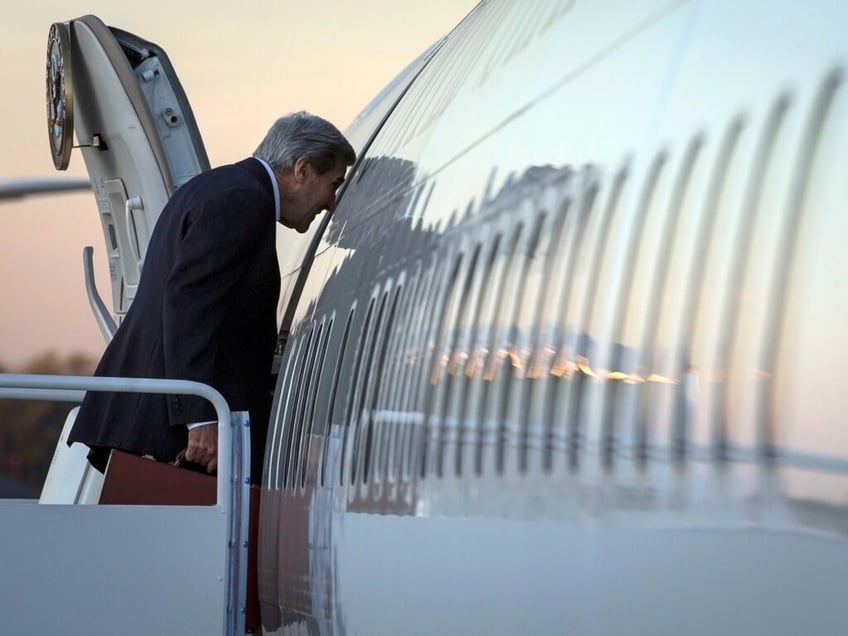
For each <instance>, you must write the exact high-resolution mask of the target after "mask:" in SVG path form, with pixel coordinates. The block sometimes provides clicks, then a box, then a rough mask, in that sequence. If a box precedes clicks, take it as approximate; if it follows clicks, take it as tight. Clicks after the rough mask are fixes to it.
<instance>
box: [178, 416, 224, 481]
mask: <svg viewBox="0 0 848 636" xmlns="http://www.w3.org/2000/svg"><path fill="white" fill-rule="evenodd" d="M185 458H186V459H187V460H188V461H190V462H194V463H195V464H200V465H201V466H205V467H206V472H207V473H211V472H213V471H214V470H215V469H216V468H218V425H217V424H207V425H206V426H197V427H195V428H193V429H191V430H190V431H189V432H188V448H187V449H186V451H185Z"/></svg>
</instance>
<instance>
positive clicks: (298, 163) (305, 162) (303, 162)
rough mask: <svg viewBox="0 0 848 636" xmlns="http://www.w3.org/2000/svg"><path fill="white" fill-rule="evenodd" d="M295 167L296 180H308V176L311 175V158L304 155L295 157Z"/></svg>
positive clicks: (300, 181) (299, 181)
mask: <svg viewBox="0 0 848 636" xmlns="http://www.w3.org/2000/svg"><path fill="white" fill-rule="evenodd" d="M293 168H294V169H293V170H292V173H293V174H294V178H295V180H296V181H297V182H298V183H302V182H304V181H306V177H307V176H309V170H310V169H311V168H312V166H311V165H310V163H309V158H308V157H306V155H304V156H302V157H298V158H297V159H295V162H294V166H293Z"/></svg>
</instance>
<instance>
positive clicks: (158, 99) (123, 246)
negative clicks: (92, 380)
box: [47, 15, 209, 340]
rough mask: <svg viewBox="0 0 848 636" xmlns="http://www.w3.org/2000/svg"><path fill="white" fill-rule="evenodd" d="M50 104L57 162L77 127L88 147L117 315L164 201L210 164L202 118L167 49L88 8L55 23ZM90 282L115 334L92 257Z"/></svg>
mask: <svg viewBox="0 0 848 636" xmlns="http://www.w3.org/2000/svg"><path fill="white" fill-rule="evenodd" d="M47 107H48V132H49V134H50V142H51V150H52V152H53V160H54V163H55V165H56V168H57V169H59V170H63V169H65V168H66V167H67V165H68V161H69V159H70V151H71V147H72V144H73V135H74V132H75V133H76V145H75V146H73V147H75V148H79V149H80V150H81V152H82V156H83V159H84V160H85V165H86V168H87V169H88V174H89V178H90V179H91V185H92V189H93V191H94V195H95V197H96V200H97V209H98V213H99V216H100V222H101V225H102V227H103V236H104V240H105V245H106V252H107V254H108V258H109V273H110V278H111V285H112V307H113V312H114V315H115V317H116V318H117V319H118V320H120V318H121V317H122V316H123V315H124V314H126V312H127V310H128V309H129V307H130V304H131V303H132V301H133V298H134V297H135V292H136V289H137V287H138V281H139V277H140V275H141V270H142V268H143V266H144V255H145V253H146V251H147V245H148V242H149V240H150V234H151V232H152V231H153V227H154V225H155V224H156V220H157V219H158V218H159V214H160V212H161V211H162V208H163V207H164V205H165V203H166V202H167V201H168V199H169V198H170V196H171V195H172V194H173V193H174V191H175V190H176V189H177V188H178V187H179V186H181V185H182V184H183V183H185V182H186V181H188V180H189V179H191V178H192V177H193V176H195V175H197V174H199V173H200V172H202V171H204V170H207V169H208V168H209V159H208V158H207V156H206V150H205V149H204V147H203V142H202V140H201V137H200V132H199V130H198V128H197V123H196V122H195V119H194V115H193V114H192V111H191V107H190V106H189V103H188V99H187V98H186V95H185V92H184V91H183V89H182V86H181V85H180V82H179V80H178V79H177V76H176V73H175V72H174V68H173V66H172V65H171V63H170V61H169V60H168V56H167V55H166V54H165V52H164V51H163V50H162V49H161V48H160V47H158V46H157V45H155V44H153V43H151V42H148V41H146V40H143V39H141V38H139V37H137V36H135V35H133V34H131V33H127V32H125V31H121V30H119V29H114V28H111V27H107V26H106V25H105V24H104V23H103V22H102V21H101V20H100V19H99V18H97V17H95V16H91V15H89V16H84V17H81V18H77V19H75V20H71V21H69V22H57V23H55V24H54V25H53V26H52V27H51V29H50V35H49V39H48V47H47ZM88 254H89V255H90V251H88ZM89 258H90V256H89ZM86 284H87V288H88V290H89V301H90V302H91V305H92V309H93V311H94V313H95V317H96V318H97V321H98V324H99V325H100V327H101V330H102V331H103V333H104V336H105V337H106V339H107V340H109V339H111V335H112V334H113V333H114V329H115V323H114V321H113V320H112V316H111V315H110V312H109V311H108V310H107V309H106V308H105V305H104V303H103V302H102V301H101V300H100V298H99V296H98V295H97V292H96V289H95V288H94V284H93V277H92V268H91V267H90V263H89V264H87V267H86Z"/></svg>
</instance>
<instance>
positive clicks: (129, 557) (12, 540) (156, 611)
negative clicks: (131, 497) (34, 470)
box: [0, 374, 250, 636]
mask: <svg viewBox="0 0 848 636" xmlns="http://www.w3.org/2000/svg"><path fill="white" fill-rule="evenodd" d="M86 391H116V392H148V393H176V394H182V395H196V396H200V397H203V398H205V399H207V400H209V402H211V403H212V404H213V406H214V407H215V410H216V413H217V417H218V423H219V431H220V433H219V440H218V478H217V503H216V504H215V505H214V506H164V505H163V506H148V505H145V506H138V505H108V506H107V505H103V506H99V505H79V504H96V503H97V500H98V498H99V495H100V488H101V486H102V482H103V477H102V475H100V473H98V472H97V471H96V470H93V469H91V468H90V467H89V465H88V462H87V460H86V455H87V448H86V447H84V446H82V445H80V444H74V445H73V446H71V447H68V446H67V444H66V440H67V437H68V434H69V432H70V428H71V426H72V424H73V421H74V418H75V417H76V412H77V411H78V408H79V407H76V408H74V409H73V410H72V411H71V413H70V414H69V415H68V418H67V420H66V422H65V426H64V429H63V431H62V434H61V437H60V440H59V443H58V444H57V447H56V452H55V454H54V457H53V461H52V463H51V466H50V471H49V473H48V476H47V479H46V481H45V484H44V488H43V490H42V495H41V499H40V500H38V501H36V500H14V499H9V500H2V499H0V543H2V545H3V550H2V551H0V599H2V600H0V606H2V608H3V611H2V623H1V624H2V629H0V631H2V633H7V634H24V633H28V632H30V631H33V630H37V631H39V632H43V633H49V634H85V635H86V636H90V635H96V634H167V633H176V634H243V633H244V632H245V628H244V624H245V608H246V581H247V549H248V541H247V537H248V503H249V478H248V475H249V474H250V453H249V421H248V418H247V413H230V410H229V408H228V406H227V404H226V402H225V401H224V398H223V397H222V396H221V395H220V393H218V392H217V391H215V390H214V389H212V388H211V387H209V386H206V385H203V384H199V383H196V382H188V381H181V380H152V379H137V378H133V379H130V378H91V377H75V376H46V375H45V376H36V375H14V374H0V398H5V399H28V400H52V401H71V402H80V401H81V400H82V397H83V395H84V394H85V392H86ZM228 422H229V423H230V425H229V426H227V424H226V423H228ZM2 425H3V423H2V422H0V426H2ZM227 430H229V431H230V434H229V435H228V434H225V432H226V431H227Z"/></svg>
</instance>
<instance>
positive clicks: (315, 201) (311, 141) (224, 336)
mask: <svg viewBox="0 0 848 636" xmlns="http://www.w3.org/2000/svg"><path fill="white" fill-rule="evenodd" d="M355 158H356V155H355V153H354V150H353V148H352V147H351V146H350V144H349V143H348V142H347V140H346V139H345V138H344V136H343V135H342V134H341V133H340V132H339V131H338V130H337V129H336V128H335V126H333V125H332V124H330V123H329V122H327V121H325V120H323V119H321V118H319V117H316V116H314V115H310V114H308V113H295V114H293V115H288V116H286V117H283V118H281V119H279V120H277V122H275V123H274V125H273V126H272V127H271V129H270V130H269V132H268V134H267V135H266V137H265V139H264V140H263V141H262V143H261V144H260V145H259V147H258V148H257V149H256V152H255V153H254V155H253V157H252V158H249V159H245V160H244V161H240V162H238V163H236V164H233V165H228V166H222V167H220V168H216V169H214V170H210V171H208V172H205V173H203V174H201V175H198V176H197V177H195V178H194V179H192V180H191V181H189V182H188V183H186V184H185V185H183V186H182V187H180V189H179V190H177V192H176V193H175V194H174V195H173V197H171V199H170V201H168V204H167V205H166V206H165V208H164V209H163V210H162V214H161V215H160V217H159V220H158V221H157V223H156V227H155V229H154V231H153V235H152V236H151V239H150V245H149V247H148V250H147V254H146V255H145V259H144V268H143V271H142V275H141V280H140V282H139V286H138V291H137V293H136V296H135V299H134V301H133V304H132V306H131V307H130V310H129V311H128V312H127V315H126V317H125V319H124V321H123V323H122V324H121V326H120V327H119V329H118V331H117V333H116V334H115V337H114V338H113V339H112V341H111V342H110V343H109V346H108V347H107V348H106V351H105V353H104V354H103V358H102V359H101V360H100V363H99V365H98V367H97V370H96V371H95V375H97V376H118V377H148V378H170V379H182V380H195V381H197V382H203V383H205V384H208V385H210V386H212V387H214V388H215V389H217V390H218V391H219V392H220V393H221V394H222V395H223V396H224V398H225V399H226V400H227V403H228V404H229V406H230V409H231V410H233V411H241V410H248V411H249V412H250V420H251V438H252V443H251V466H252V470H251V473H252V478H253V481H254V482H258V480H259V478H260V477H261V473H262V462H263V459H264V444H265V436H266V432H267V427H268V419H269V416H270V410H271V391H272V390H273V377H272V376H271V363H272V359H273V355H274V345H275V342H276V335H277V329H276V307H277V299H278V296H279V290H280V273H279V268H278V265H277V256H276V247H275V230H274V227H275V225H274V224H275V221H279V222H280V223H282V224H283V225H285V226H287V227H290V228H293V229H295V230H297V231H298V232H305V231H306V230H307V228H308V227H309V224H310V223H311V222H312V219H314V218H315V216H317V215H318V214H319V213H320V212H321V211H322V210H324V209H327V210H331V211H332V210H333V209H334V208H335V205H336V198H335V196H336V194H335V193H336V190H337V189H338V187H339V186H340V185H341V184H342V182H343V181H344V175H345V172H346V169H347V166H349V165H351V164H353V162H354V160H355ZM215 420H216V416H215V412H214V409H213V408H212V406H211V405H210V404H209V403H208V402H207V401H206V400H204V399H202V398H197V397H191V396H177V395H169V396H164V395H151V394H134V393H102V392H89V393H88V394H87V395H86V396H85V399H84V400H83V403H82V406H81V408H80V411H79V414H78V416H77V419H76V422H75V424H74V427H73V430H72V432H71V435H70V437H69V440H68V443H72V442H82V443H84V444H87V445H88V446H89V447H90V448H91V452H90V453H89V461H90V462H91V463H92V465H93V466H94V467H95V468H97V469H98V470H100V471H101V472H103V471H104V470H105V467H106V463H107V462H108V458H109V452H110V450H111V449H113V448H118V449H122V450H125V451H128V452H132V453H135V454H138V455H149V456H152V457H153V458H155V459H157V460H160V461H169V462H170V461H174V460H175V459H177V458H180V459H182V458H184V459H185V460H187V461H188V462H191V463H194V464H196V465H198V466H199V467H202V468H205V469H206V470H208V471H209V472H212V471H213V470H214V469H215V467H216V465H217V448H218V430H217V428H218V427H217V425H216V423H215Z"/></svg>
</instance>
